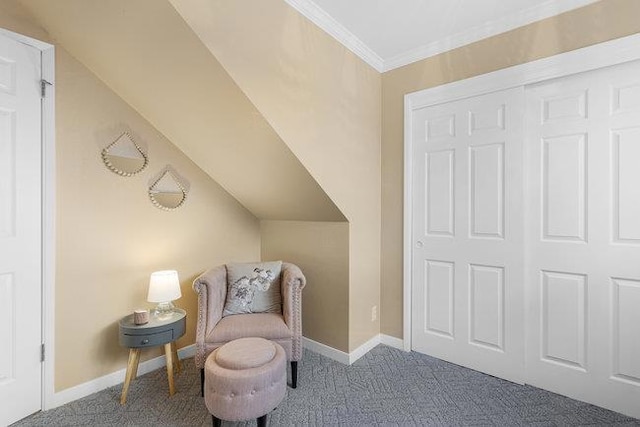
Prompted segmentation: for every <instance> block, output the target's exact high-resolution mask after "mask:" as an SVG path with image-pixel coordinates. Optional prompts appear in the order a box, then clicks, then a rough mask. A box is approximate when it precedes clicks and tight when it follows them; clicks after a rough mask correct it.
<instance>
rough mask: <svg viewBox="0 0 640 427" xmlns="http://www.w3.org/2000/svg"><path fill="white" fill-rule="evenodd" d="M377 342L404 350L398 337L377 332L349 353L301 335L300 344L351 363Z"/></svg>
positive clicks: (345, 363)
mask: <svg viewBox="0 0 640 427" xmlns="http://www.w3.org/2000/svg"><path fill="white" fill-rule="evenodd" d="M378 344H384V345H388V346H389V347H393V348H397V349H398V350H403V351H404V342H403V340H401V339H400V338H396V337H392V336H390V335H384V334H378V335H374V336H373V337H372V338H371V339H370V340H369V341H367V342H365V343H364V344H362V345H361V346H360V347H358V348H356V349H355V350H353V351H352V352H351V353H345V352H344V351H341V350H338V349H335V348H333V347H329V346H328V345H325V344H322V343H319V342H317V341H314V340H312V339H309V338H306V337H302V346H303V347H304V348H306V349H307V350H309V351H313V352H314V353H318V354H321V355H323V356H325V357H328V358H329V359H333V360H335V361H336V362H340V363H342V364H344V365H351V364H352V363H353V362H355V361H356V360H358V359H360V358H361V357H362V356H364V355H365V354H367V353H368V352H369V351H371V350H372V349H373V348H375V347H376V346H377V345H378Z"/></svg>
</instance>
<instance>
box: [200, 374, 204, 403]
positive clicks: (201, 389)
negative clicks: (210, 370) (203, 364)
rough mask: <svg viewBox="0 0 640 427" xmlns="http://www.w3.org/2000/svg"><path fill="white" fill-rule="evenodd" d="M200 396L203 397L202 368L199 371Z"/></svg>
mask: <svg viewBox="0 0 640 427" xmlns="http://www.w3.org/2000/svg"><path fill="white" fill-rule="evenodd" d="M200 396H202V397H204V368H202V369H200Z"/></svg>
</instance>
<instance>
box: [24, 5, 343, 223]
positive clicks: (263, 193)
mask: <svg viewBox="0 0 640 427" xmlns="http://www.w3.org/2000/svg"><path fill="white" fill-rule="evenodd" d="M22 3H23V4H25V6H26V7H28V8H29V9H30V11H31V12H32V13H33V14H34V16H35V17H36V19H37V20H38V22H39V23H40V24H42V26H43V27H44V28H46V29H47V31H48V32H49V33H50V34H51V36H52V37H53V38H54V39H55V40H56V41H57V42H58V43H60V44H61V45H62V46H64V47H65V49H67V50H68V51H69V52H70V53H71V54H72V55H73V56H74V57H75V58H76V59H78V60H79V61H80V62H82V63H83V64H84V65H85V66H86V67H87V68H88V69H90V70H91V71H92V72H93V73H94V74H96V75H97V76H98V77H99V78H100V79H101V80H102V81H104V82H105V83H106V84H107V85H108V86H109V87H110V88H111V89H112V90H113V91H114V92H115V93H117V94H118V95H119V96H120V97H121V98H122V99H123V100H125V101H126V102H127V103H128V104H129V105H131V106H132V107H133V108H134V109H135V110H136V111H138V112H139V113H140V115H141V116H143V117H144V118H145V119H147V120H148V121H149V122H150V123H151V124H152V125H153V126H154V127H155V128H156V129H158V130H159V131H160V132H162V134H163V135H165V136H166V137H167V138H169V139H170V140H171V141H172V142H173V143H174V144H175V145H176V146H177V147H178V148H180V149H181V150H182V151H183V152H184V153H185V154H186V155H187V156H189V157H190V158H191V159H192V160H193V161H194V163H195V164H197V165H198V166H199V167H200V168H202V170H204V171H205V172H207V173H208V174H209V175H210V176H211V177H212V178H213V179H214V180H216V181H217V182H218V183H220V185H222V186H223V187H224V188H225V189H226V190H227V191H228V192H229V193H231V194H232V195H233V196H234V197H235V198H236V199H237V200H238V201H240V203H242V204H243V206H245V207H246V208H247V209H249V210H250V211H251V212H252V213H253V214H254V215H255V216H256V217H258V218H261V219H280V220H282V219H286V220H291V219H295V220H303V221H344V216H343V215H342V213H341V212H340V210H339V209H338V208H337V207H336V206H335V204H334V203H333V202H332V201H331V199H330V198H329V197H328V196H327V195H326V194H325V192H324V191H323V190H322V189H321V188H320V186H319V185H318V183H317V182H316V181H315V180H314V179H313V177H312V176H311V175H310V174H309V172H308V171H307V170H306V169H305V168H304V166H303V165H302V164H301V163H300V161H299V160H298V159H297V158H296V156H295V155H294V154H293V153H292V152H291V150H290V149H289V148H288V147H287V146H286V145H285V144H284V143H283V142H282V140H281V138H280V137H279V136H278V135H277V133H276V132H274V130H273V129H272V127H271V126H270V125H269V123H268V122H267V121H266V120H265V118H264V117H263V116H262V114H261V113H260V112H259V111H258V110H257V109H256V108H255V106H253V105H252V104H251V102H250V100H249V99H247V97H246V96H245V95H244V94H243V93H242V90H241V89H240V88H239V87H238V85H237V84H236V83H235V82H234V81H233V79H232V78H231V77H230V76H229V74H228V73H227V72H226V71H225V69H224V68H223V67H222V66H221V65H220V63H219V62H218V61H217V60H216V58H215V57H214V56H213V55H211V53H210V52H209V51H208V50H207V48H206V47H205V46H204V45H203V44H202V43H201V42H200V40H199V39H198V37H197V36H196V35H195V34H194V33H193V31H191V29H190V28H189V26H188V25H187V24H186V23H185V22H184V20H183V19H182V18H181V17H180V15H179V14H178V13H177V12H176V11H175V9H174V8H173V7H172V6H171V4H169V2H167V1H166V0H136V1H130V0H109V1H104V0H55V1H51V0H22ZM227 40H230V39H227Z"/></svg>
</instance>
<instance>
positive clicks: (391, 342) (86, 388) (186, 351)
mask: <svg viewBox="0 0 640 427" xmlns="http://www.w3.org/2000/svg"><path fill="white" fill-rule="evenodd" d="M378 344H384V345H388V346H390V347H394V348H397V349H400V350H403V341H402V340H401V339H399V338H395V337H392V336H389V335H384V334H377V335H374V336H373V337H372V338H371V339H370V340H369V341H367V342H365V343H364V344H362V345H361V346H360V347H358V348H356V349H355V350H353V351H352V352H350V353H345V352H344V351H341V350H338V349H335V348H333V347H329V346H328V345H325V344H322V343H319V342H317V341H313V340H311V339H309V338H306V337H302V346H303V347H304V348H306V349H307V350H310V351H313V352H314V353H318V354H321V355H323V356H325V357H328V358H329V359H333V360H335V361H336V362H339V363H342V364H344V365H351V364H352V363H354V362H355V361H356V360H358V359H360V358H361V357H362V356H364V355H365V354H367V353H368V352H369V351H371V349H373V348H375V347H376V346H377V345H378ZM195 354H196V346H195V344H191V345H189V346H186V347H183V348H181V349H180V350H178V357H179V358H180V359H186V358H189V357H193V356H194V355H195ZM165 365H166V359H165V357H164V355H162V356H158V357H155V358H153V359H150V360H147V361H146V362H142V363H140V366H139V367H138V375H144V374H146V373H148V372H151V371H154V370H156V369H159V368H162V367H163V366H165ZM126 372H127V370H126V368H125V369H120V370H119V371H116V372H112V373H110V374H107V375H104V376H102V377H99V378H96V379H93V380H91V381H87V382H86V383H82V384H79V385H77V386H74V387H71V388H68V389H65V390H62V391H59V392H57V393H55V394H54V395H53V399H51V405H48V407H46V408H44V409H45V410H47V409H53V408H56V407H58V406H61V405H64V404H66V403H69V402H72V401H74V400H77V399H81V398H83V397H85V396H88V395H90V394H93V393H97V392H99V391H101V390H104V389H105V388H109V387H113V386H114V385H118V384H121V383H123V382H124V377H125V374H126Z"/></svg>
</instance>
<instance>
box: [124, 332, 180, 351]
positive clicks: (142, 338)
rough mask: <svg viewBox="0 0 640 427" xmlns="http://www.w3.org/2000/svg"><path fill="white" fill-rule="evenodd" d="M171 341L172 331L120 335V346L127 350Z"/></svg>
mask: <svg viewBox="0 0 640 427" xmlns="http://www.w3.org/2000/svg"><path fill="white" fill-rule="evenodd" d="M171 341H173V331H172V330H169V331H164V332H158V333H157V334H148V335H126V334H122V335H120V344H121V345H122V346H124V347H128V348H141V347H154V346H157V345H162V344H166V343H168V342H171Z"/></svg>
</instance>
